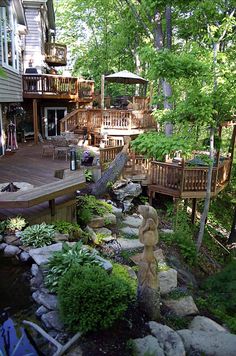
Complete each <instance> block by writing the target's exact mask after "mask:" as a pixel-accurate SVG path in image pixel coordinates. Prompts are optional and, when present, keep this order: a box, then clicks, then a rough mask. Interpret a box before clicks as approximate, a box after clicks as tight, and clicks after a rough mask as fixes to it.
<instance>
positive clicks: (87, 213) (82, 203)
mask: <svg viewBox="0 0 236 356" xmlns="http://www.w3.org/2000/svg"><path fill="white" fill-rule="evenodd" d="M110 212H112V206H111V205H110V204H108V203H106V202H104V201H102V200H99V199H96V198H95V197H94V196H93V195H83V196H80V197H78V200H77V216H78V221H79V223H80V224H81V225H87V223H88V222H89V221H91V219H92V217H93V215H99V216H103V215H104V214H106V213H110Z"/></svg>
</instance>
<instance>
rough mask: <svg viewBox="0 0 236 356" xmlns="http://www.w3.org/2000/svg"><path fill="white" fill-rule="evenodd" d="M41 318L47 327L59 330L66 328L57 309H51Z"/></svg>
mask: <svg viewBox="0 0 236 356" xmlns="http://www.w3.org/2000/svg"><path fill="white" fill-rule="evenodd" d="M41 320H42V322H43V323H44V325H45V326H46V328H47V329H54V330H57V331H62V330H63V329H64V325H63V323H62V322H61V320H60V318H59V314H58V312H57V311H50V312H48V313H46V314H43V315H42V317H41Z"/></svg>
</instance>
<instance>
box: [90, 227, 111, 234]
mask: <svg viewBox="0 0 236 356" xmlns="http://www.w3.org/2000/svg"><path fill="white" fill-rule="evenodd" d="M94 231H95V233H96V234H102V235H104V236H111V235H112V231H111V230H109V229H107V228H106V227H100V228H99V229H94Z"/></svg>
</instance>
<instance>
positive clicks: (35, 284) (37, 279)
mask: <svg viewBox="0 0 236 356" xmlns="http://www.w3.org/2000/svg"><path fill="white" fill-rule="evenodd" d="M42 284H43V273H42V272H41V271H40V270H38V273H37V274H36V275H35V276H34V277H33V278H31V280H30V286H31V289H33V290H37V289H39V288H40V287H41V286H42Z"/></svg>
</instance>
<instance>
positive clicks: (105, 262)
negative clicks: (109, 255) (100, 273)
mask: <svg viewBox="0 0 236 356" xmlns="http://www.w3.org/2000/svg"><path fill="white" fill-rule="evenodd" d="M96 258H97V260H99V261H101V262H102V268H104V269H105V271H107V272H110V271H112V264H111V262H110V261H108V260H105V259H104V258H102V257H101V256H99V255H97V257H96Z"/></svg>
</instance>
